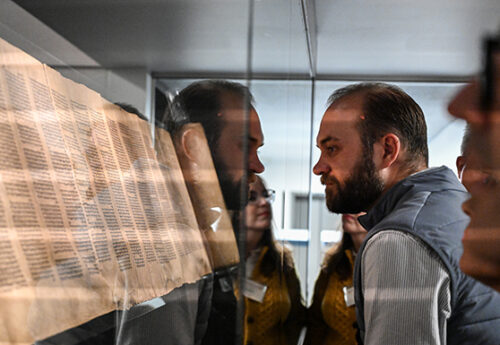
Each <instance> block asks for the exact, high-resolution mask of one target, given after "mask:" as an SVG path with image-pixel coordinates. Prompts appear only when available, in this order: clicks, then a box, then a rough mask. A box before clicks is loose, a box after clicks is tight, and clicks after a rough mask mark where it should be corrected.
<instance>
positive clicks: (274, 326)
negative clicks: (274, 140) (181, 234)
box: [243, 177, 305, 345]
mask: <svg viewBox="0 0 500 345" xmlns="http://www.w3.org/2000/svg"><path fill="white" fill-rule="evenodd" d="M273 200H274V191H273V190H270V189H266V186H265V185H264V181H263V180H262V179H261V178H260V177H257V179H256V181H255V182H254V183H252V184H251V185H250V191H249V201H248V205H247V206H246V208H245V224H246V231H247V233H246V238H247V241H246V279H247V280H246V284H245V288H244V291H243V296H244V299H245V327H244V342H243V343H244V344H260V345H295V344H297V340H298V336H299V333H300V330H301V328H302V326H303V320H304V316H305V308H304V306H303V304H302V297H301V293H300V282H299V279H298V277H297V273H296V271H295V267H294V263H293V258H292V253H291V252H290V251H289V250H288V249H286V248H285V247H284V246H280V245H279V244H278V243H277V242H276V240H275V239H274V236H273V233H272V226H271V222H272V209H271V202H272V201H273Z"/></svg>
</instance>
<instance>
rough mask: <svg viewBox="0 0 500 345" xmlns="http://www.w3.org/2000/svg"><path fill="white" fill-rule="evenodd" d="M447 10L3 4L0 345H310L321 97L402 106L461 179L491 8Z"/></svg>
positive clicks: (331, 239)
mask: <svg viewBox="0 0 500 345" xmlns="http://www.w3.org/2000/svg"><path fill="white" fill-rule="evenodd" d="M459 2H460V6H458V5H457V4H455V2H453V1H444V2H443V3H442V4H439V6H440V9H441V10H442V12H443V13H447V16H448V17H449V18H448V20H447V21H443V20H441V19H439V18H437V17H436V16H435V13H436V11H435V9H434V5H436V4H435V3H434V2H431V1H423V2H421V4H409V3H408V4H404V5H398V9H396V8H395V7H394V6H393V5H394V4H393V3H391V2H390V1H380V3H379V4H378V5H377V6H376V5H375V4H361V3H358V2H354V3H353V2H350V1H340V2H335V4H334V3H332V2H329V1H319V0H317V1H314V0H301V1H299V0H297V1H285V0H276V1H262V0H213V1H200V0H188V1H186V0H184V1H175V0H154V1H139V0H127V1H124V2H117V1H111V0H106V1H103V0H101V1H89V2H83V1H62V0H51V1H43V2H40V1H32V0H5V1H3V2H2V4H0V65H1V70H0V117H1V118H0V140H2V142H1V143H0V147H1V148H0V194H1V196H0V315H1V316H0V344H9V345H14V344H16V345H18V344H32V343H37V344H179V345H189V344H193V345H194V344H197V345H198V344H204V345H205V344H247V345H251V344H288V345H290V344H302V343H303V342H304V339H305V338H306V339H305V342H306V343H311V339H307V337H308V335H307V331H306V329H307V327H306V326H307V325H310V324H311V320H310V319H308V317H310V315H311V312H310V311H309V312H308V311H307V310H308V308H309V307H310V306H311V303H312V300H313V295H314V293H315V283H316V281H317V279H318V276H319V275H320V273H321V272H322V269H323V270H324V269H325V265H327V264H328V262H327V261H328V259H325V257H326V258H328V257H329V255H330V254H331V253H332V250H334V249H335V248H340V247H339V245H340V243H341V241H342V238H343V233H344V231H343V218H342V217H341V215H339V214H335V213H332V212H330V211H329V210H328V208H327V207H326V200H325V199H326V197H325V186H324V183H322V182H321V180H320V177H319V176H316V175H315V174H314V173H313V168H314V166H315V165H316V163H317V162H318V160H319V159H320V154H321V152H320V150H319V148H318V147H317V146H318V145H319V144H320V143H318V142H317V135H318V131H319V129H320V123H321V120H322V118H323V114H324V113H325V111H326V110H327V108H328V106H327V105H329V104H328V101H327V100H328V99H329V97H330V95H331V94H332V92H333V91H335V90H336V89H339V88H342V87H345V86H347V85H350V84H353V83H358V82H386V83H390V84H393V85H396V86H398V87H400V88H401V89H402V90H404V91H405V92H406V93H408V94H409V95H410V96H411V97H413V99H415V101H416V102H417V103H418V104H419V105H420V106H421V108H422V109H423V112H424V114H425V120H426V122H427V128H428V132H427V136H428V137H427V138H428V140H427V141H428V146H429V153H430V154H429V163H430V166H441V165H445V166H448V167H449V168H451V169H452V170H456V168H455V160H456V157H457V156H458V155H460V145H461V141H462V135H463V131H464V127H465V123H464V122H463V121H461V120H457V119H453V118H452V117H451V116H450V115H449V114H448V112H447V104H448V102H449V100H450V98H451V97H452V96H453V95H454V94H455V93H456V92H457V90H458V89H459V88H460V87H462V86H463V85H464V83H465V82H466V81H467V80H468V79H469V78H470V77H471V76H472V75H473V74H474V73H476V72H477V70H478V68H479V66H480V60H479V49H478V46H479V45H478V43H479V41H480V38H481V37H482V35H484V34H485V33H487V32H489V31H492V30H494V29H495V26H496V25H498V22H497V21H498V15H497V14H498V11H500V6H499V5H498V4H497V3H496V2H491V1H490V2H485V3H484V4H483V3H481V4H479V3H477V4H469V3H468V2H467V1H465V0H463V1H459ZM471 13H473V14H471ZM466 14H467V15H468V16H469V18H467V20H469V21H470V24H469V25H468V26H467V27H468V28H470V27H475V29H474V30H472V31H468V32H467V35H465V36H463V35H462V34H463V31H464V27H465V25H463V24H462V22H461V21H465V18H464V16H465V15H466ZM495 14H496V15H495ZM424 18H425V19H424ZM421 22H424V24H425V25H421ZM445 22H446V23H447V24H445ZM426 25H427V26H426ZM436 32H438V33H439V34H437V33H436ZM344 221H345V219H344ZM351 269H352V268H351ZM346 287H347V288H348V287H349V286H346ZM318 291H319V290H318ZM342 298H344V297H343V295H342ZM346 303H347V300H346ZM351 311H352V312H353V311H354V307H352V308H351ZM350 340H351V341H352V342H353V343H354V339H350Z"/></svg>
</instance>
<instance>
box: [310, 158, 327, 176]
mask: <svg viewBox="0 0 500 345" xmlns="http://www.w3.org/2000/svg"><path fill="white" fill-rule="evenodd" d="M328 171H329V167H328V165H327V164H325V163H324V162H323V157H320V158H319V160H318V162H317V163H316V165H315V166H314V167H313V173H314V174H315V175H318V176H320V175H323V174H324V173H327V172H328Z"/></svg>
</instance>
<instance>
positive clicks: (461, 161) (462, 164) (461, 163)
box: [456, 156, 465, 180]
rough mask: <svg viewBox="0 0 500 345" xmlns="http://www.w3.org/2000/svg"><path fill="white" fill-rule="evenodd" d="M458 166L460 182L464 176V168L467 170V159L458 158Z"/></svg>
mask: <svg viewBox="0 0 500 345" xmlns="http://www.w3.org/2000/svg"><path fill="white" fill-rule="evenodd" d="M456 165H457V175H458V178H459V179H460V180H462V174H463V172H464V168H465V157H464V156H458V157H457V161H456Z"/></svg>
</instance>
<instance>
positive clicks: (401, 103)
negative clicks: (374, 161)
mask: <svg viewBox="0 0 500 345" xmlns="http://www.w3.org/2000/svg"><path fill="white" fill-rule="evenodd" d="M355 94H359V95H362V96H363V115H364V120H363V121H360V122H359V128H360V136H361V139H362V141H363V145H365V149H367V150H368V152H369V153H370V154H372V153H373V144H374V143H375V141H376V140H377V139H379V138H381V137H382V136H384V135H385V134H387V133H394V134H396V135H397V136H398V137H399V139H400V140H401V144H402V146H403V147H404V148H405V149H406V152H407V153H408V155H407V160H406V163H407V167H409V168H412V169H413V168H417V167H418V165H421V164H422V163H425V166H427V165H428V163H429V151H428V148H427V125H426V123H425V117H424V113H423V111H422V109H421V108H420V106H419V105H418V104H417V103H416V102H415V101H414V100H413V98H411V97H410V96H409V95H408V94H407V93H406V92H404V91H403V90H402V89H400V88H399V87H397V86H394V85H389V84H385V83H359V84H353V85H349V86H346V87H344V88H341V89H338V90H336V91H335V92H334V93H333V94H332V95H331V96H330V97H329V98H328V106H331V105H332V104H333V103H335V102H337V101H340V100H341V99H342V98H344V97H347V96H350V95H355Z"/></svg>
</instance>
